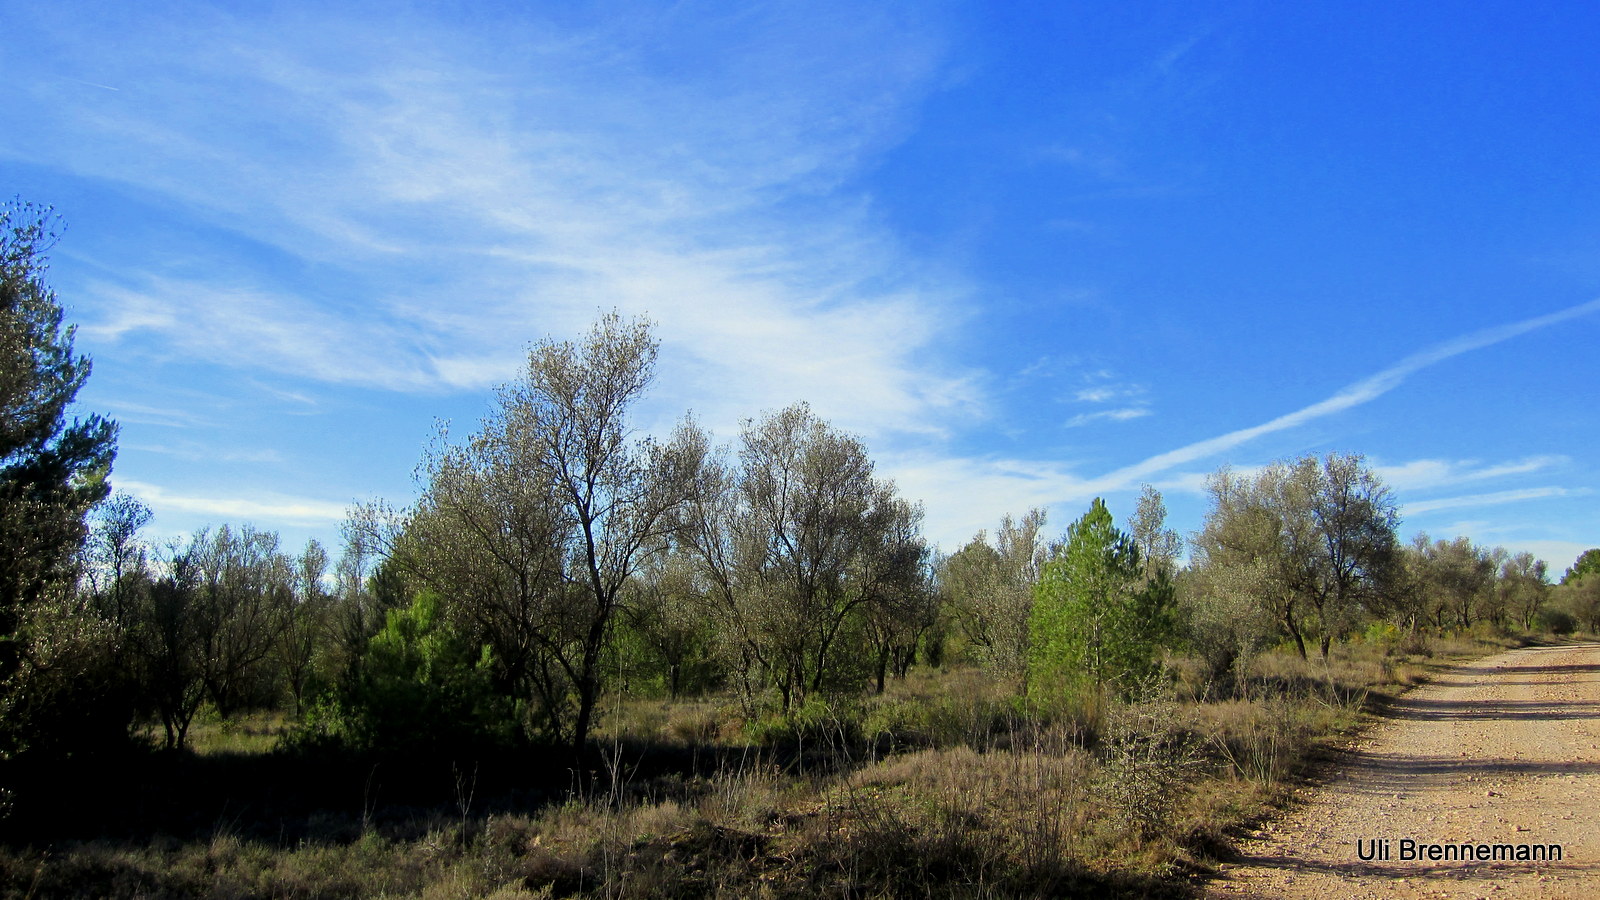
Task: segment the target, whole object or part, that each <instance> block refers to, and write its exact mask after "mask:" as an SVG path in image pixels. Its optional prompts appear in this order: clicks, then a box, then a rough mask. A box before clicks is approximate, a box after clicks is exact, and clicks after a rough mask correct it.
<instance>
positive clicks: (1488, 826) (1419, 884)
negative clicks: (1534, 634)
mask: <svg viewBox="0 0 1600 900" xmlns="http://www.w3.org/2000/svg"><path fill="white" fill-rule="evenodd" d="M1403 839H1409V840H1412V841H1414V842H1416V843H1417V844H1419V845H1420V844H1435V845H1442V844H1450V845H1456V846H1457V847H1459V846H1460V845H1461V844H1472V845H1474V847H1476V845H1479V844H1487V845H1496V844H1499V845H1511V846H1513V847H1517V846H1522V845H1529V846H1530V847H1531V845H1550V844H1556V845H1559V846H1560V848H1561V855H1562V859H1561V861H1559V862H1548V861H1546V862H1533V861H1523V862H1518V861H1470V860H1460V859H1456V860H1450V859H1437V860H1430V859H1427V858H1423V859H1414V860H1403V859H1401V855H1402V853H1401V851H1402V844H1401V842H1402V840H1403ZM1374 840H1377V841H1380V842H1381V841H1384V840H1387V841H1389V845H1388V849H1389V851H1390V852H1389V857H1388V858H1387V859H1385V858H1382V856H1381V855H1379V854H1380V853H1381V850H1382V849H1383V845H1382V844H1379V845H1378V846H1377V847H1374V845H1372V844H1370V843H1368V842H1369V841H1374ZM1358 841H1359V842H1361V843H1359V844H1358V843H1357V842H1358ZM1240 851H1241V859H1240V860H1239V861H1238V862H1236V863H1233V864H1229V865H1227V866H1224V867H1223V869H1222V874H1221V876H1220V877H1219V878H1218V879H1217V880H1216V881H1214V882H1212V883H1211V884H1210V885H1209V887H1208V889H1207V896H1208V897H1210V898H1213V900H1216V898H1236V897H1257V898H1267V897H1273V898H1277V897H1282V898H1292V897H1318V898H1322V897H1373V898H1387V897H1400V898H1420V897H1491V898H1527V897H1584V898H1600V644H1581V645H1566V646H1561V647H1547V648H1534V649H1524V650H1513V651H1510V652H1508V653H1502V654H1500V655H1498V656H1493V657H1489V658H1486V659H1483V660H1478V661H1476V662H1473V663H1469V664H1466V665H1462V666H1457V667H1456V668H1454V669H1452V670H1449V671H1447V672H1445V673H1442V674H1441V675H1439V676H1438V677H1437V678H1435V679H1434V680H1433V681H1432V682H1431V683H1429V684H1428V685H1426V686H1424V687H1421V688H1418V689H1416V690H1414V691H1411V692H1410V693H1408V694H1406V695H1405V696H1404V697H1403V698H1402V699H1401V700H1400V701H1399V702H1398V703H1397V704H1396V705H1395V707H1394V709H1393V710H1392V712H1391V713H1390V715H1389V716H1388V717H1387V721H1385V722H1383V723H1381V724H1380V725H1378V726H1377V727H1376V728H1374V729H1373V731H1372V732H1371V733H1370V734H1369V735H1368V736H1367V738H1366V740H1364V741H1363V742H1362V743H1361V745H1360V746H1359V747H1358V748H1357V751H1356V752H1355V753H1353V754H1352V755H1351V757H1350V760H1349V762H1348V763H1347V765H1346V766H1345V767H1344V769H1343V770H1342V771H1341V772H1340V773H1339V774H1338V775H1336V776H1335V777H1334V778H1333V779H1332V780H1331V781H1330V782H1329V783H1328V784H1327V785H1325V786H1324V787H1322V788H1320V789H1317V790H1315V791H1309V792H1308V795H1307V797H1306V798H1305V802H1304V803H1303V804H1302V805H1299V806H1297V807H1296V808H1294V809H1293V810H1292V811H1291V812H1290V813H1289V814H1287V815H1285V816H1284V817H1282V818H1280V819H1277V820H1275V821H1273V822H1271V823H1269V824H1268V825H1267V826H1266V827H1265V828H1263V830H1262V831H1261V833H1260V834H1259V835H1258V836H1257V837H1256V838H1255V839H1252V840H1250V841H1247V842H1246V843H1245V844H1244V845H1243V846H1242V847H1241V848H1240ZM1422 852H1423V853H1426V852H1427V851H1422ZM1442 852H1445V851H1441V853H1442ZM1456 852H1457V854H1458V855H1461V853H1460V851H1459V850H1457V851H1456ZM1476 852H1478V851H1477V850H1474V851H1472V853H1474V854H1475V853H1476ZM1530 852H1532V851H1531V850H1530ZM1363 854H1365V855H1368V856H1376V857H1377V858H1374V859H1371V860H1363V859H1362V858H1361V856H1362V855H1363Z"/></svg>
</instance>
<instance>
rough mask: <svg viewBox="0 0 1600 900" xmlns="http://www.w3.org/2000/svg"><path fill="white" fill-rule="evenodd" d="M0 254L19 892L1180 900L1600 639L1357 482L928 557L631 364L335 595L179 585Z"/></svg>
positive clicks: (202, 550) (860, 474)
mask: <svg viewBox="0 0 1600 900" xmlns="http://www.w3.org/2000/svg"><path fill="white" fill-rule="evenodd" d="M0 224H3V228H0V239H3V242H4V243H3V246H0V250H3V252H0V264H3V266H4V268H3V272H0V275H3V279H0V288H3V293H0V362H3V364H4V366H5V371H4V373H3V378H0V389H3V395H0V407H3V412H4V415H3V416H0V425H3V427H0V454H3V456H0V463H3V465H0V504H3V506H0V541H3V542H4V543H5V547H4V551H3V553H0V561H3V566H0V837H3V843H0V891H4V892H5V893H6V894H7V895H14V896H19V897H20V896H26V897H56V896H127V897H168V896H172V897H178V896H210V897H378V896H384V897H407V896H416V897H457V896H492V897H502V898H510V897H577V896H583V897H588V896H593V897H673V896H681V897H701V896H726V897H746V896H771V897H788V896H796V897H798V896H806V897H810V896H837V897H879V896H884V897H890V896H892V897H902V896H903V897H922V896H953V897H957V896H958V897H1032V896H1059V895H1072V894H1074V893H1081V894H1085V895H1091V896H1104V895H1117V894H1122V895H1128V896H1185V895H1188V894H1190V893H1192V892H1193V891H1194V890H1195V889H1196V885H1197V884H1198V883H1199V882H1200V880H1202V879H1203V878H1204V876H1205V875H1206V874H1207V872H1208V871H1210V869H1211V867H1212V865H1213V863H1214V862H1215V861H1216V860H1218V859H1219V858H1222V857H1224V856H1225V855H1226V854H1227V853H1228V852H1229V848H1230V846H1231V844H1232V842H1233V840H1234V839H1235V838H1236V837H1237V836H1238V835H1239V834H1240V833H1241V829H1242V828H1243V827H1245V826H1247V825H1248V824H1250V823H1252V822H1254V821H1256V820H1258V819H1259V818H1261V817H1263V816H1265V815H1267V814H1269V812H1270V811H1271V809H1272V808H1273V807H1274V805H1276V804H1279V803H1281V802H1283V801H1284V800H1285V798H1286V797H1287V796H1288V792H1289V790H1290V788H1291V787H1292V786H1293V785H1294V784H1296V783H1297V780H1298V779H1300V778H1302V777H1304V775H1305V774H1306V773H1307V772H1308V771H1309V770H1310V769H1311V767H1313V766H1314V765H1315V764H1316V763H1317V762H1318V761H1319V759H1321V758H1322V757H1323V756H1324V755H1325V754H1326V753H1327V752H1328V751H1329V749H1330V748H1333V747H1336V746H1338V745H1339V744H1340V742H1341V741H1343V740H1345V739H1346V738H1348V736H1350V735H1351V734H1352V733H1353V732H1354V731H1355V730H1356V729H1357V728H1359V727H1360V725H1361V723H1362V720H1363V715H1364V714H1365V713H1366V712H1368V711H1370V710H1372V709H1374V708H1375V707H1377V706H1379V705H1381V704H1382V703H1383V702H1384V701H1385V700H1386V699H1387V698H1389V697H1392V696H1393V695H1394V694H1395V693H1396V692H1397V691H1399V690H1402V689H1404V688H1405V687H1407V686H1409V685H1410V684H1413V683H1415V682H1417V681H1419V680H1422V679H1424V678H1425V677H1426V676H1427V673H1428V671H1429V669H1430V667H1431V666H1433V665H1436V664H1437V662H1438V661H1439V660H1440V659H1445V658H1451V657H1454V656H1460V655H1465V654H1471V653H1477V652H1482V651H1483V650H1484V649H1485V648H1486V646H1490V645H1499V646H1508V645H1511V644H1514V643H1517V642H1523V641H1527V640H1533V639H1546V638H1548V637H1549V636H1552V635H1553V636H1561V635H1566V634H1570V633H1573V632H1575V631H1578V630H1585V631H1596V630H1600V562H1596V560H1600V551H1591V554H1586V555H1585V557H1584V558H1583V560H1580V562H1579V564H1578V565H1576V566H1574V568H1573V570H1571V571H1569V572H1568V573H1567V575H1566V577H1564V578H1563V579H1562V584H1561V585H1559V586H1553V585H1551V584H1550V583H1549V580H1548V578H1547V573H1546V571H1545V566H1544V563H1542V562H1539V561H1537V560H1534V559H1533V558H1531V557H1530V556H1528V555H1527V554H1516V555H1512V554H1508V553H1505V552H1504V551H1501V550H1498V549H1488V548H1483V547H1479V546H1476V545H1474V544H1473V543H1471V542H1470V541H1468V540H1466V539H1465V538H1458V539H1455V540H1434V539H1432V538H1430V537H1428V536H1427V535H1419V536H1418V537H1417V539H1416V540H1415V541H1414V542H1412V543H1411V544H1409V545H1407V544H1403V543H1402V542H1400V541H1399V539H1398V538H1397V536H1396V528H1397V526H1398V524H1399V520H1398V515H1397V505H1396V502H1395V499H1394V497H1393V495H1392V494H1391V492H1390V491H1389V490H1388V488H1387V487H1385V486H1384V484H1383V483H1382V482H1381V480H1380V479H1379V478H1378V477H1377V475H1376V474H1375V473H1374V472H1373V471H1372V470H1371V469H1370V468H1369V467H1368V466H1367V465H1366V464H1365V463H1364V461H1363V460H1362V458H1361V457H1360V456H1357V455H1349V454H1330V455H1326V456H1321V457H1318V456H1308V457H1304V458H1301V459H1296V460H1287V461H1284V462H1281V463H1278V464H1274V465H1272V466H1268V467H1267V468H1265V469H1262V470H1260V471H1258V472H1253V473H1249V474H1245V473H1238V472H1232V471H1228V470H1223V471H1219V472H1217V473H1216V474H1215V475H1213V476H1212V477H1211V479H1210V480H1209V482H1208V491H1209V493H1210V499H1211V508H1210V512H1209V514H1208V515H1207V518H1206V521H1205V525H1204V527H1203V529H1202V530H1201V531H1200V532H1199V533H1198V534H1196V535H1194V536H1193V538H1192V540H1190V541H1189V542H1187V553H1185V549H1186V545H1185V541H1183V540H1182V539H1181V538H1180V536H1179V535H1177V534H1176V533H1174V532H1172V531H1171V530H1169V529H1167V528H1166V526H1165V511H1164V508H1163V504H1162V499H1161V496H1160V494H1159V493H1158V492H1157V491H1155V490H1154V489H1153V488H1148V487H1147V488H1146V489H1145V490H1144V492H1143V494H1142V496H1141V497H1140V499H1139V502H1138V504H1137V506H1136V508H1135V509H1134V510H1132V511H1131V515H1130V516H1129V517H1128V519H1127V521H1126V522H1125V523H1124V525H1122V526H1119V525H1118V524H1117V522H1116V519H1115V518H1114V517H1113V515H1112V512H1111V510H1110V509H1109V508H1108V507H1107V506H1106V504H1105V503H1104V502H1103V501H1101V500H1095V501H1094V502H1093V503H1092V504H1091V505H1090V506H1089V508H1088V509H1087V510H1086V511H1085V513H1084V514H1083V515H1082V517H1081V518H1079V519H1078V520H1076V521H1074V522H1072V523H1069V524H1068V525H1067V526H1066V528H1065V529H1064V531H1063V532H1062V534H1061V536H1060V537H1059V538H1058V539H1052V538H1051V537H1050V534H1051V532H1050V531H1049V530H1048V525H1047V521H1046V517H1045V514H1044V513H1043V511H1041V510H1031V511H1023V512H1022V514H1021V516H1020V518H1012V517H1006V518H1005V519H1003V520H1002V521H1001V522H1000V524H999V527H998V528H997V529H996V531H995V533H994V534H993V535H989V534H987V533H980V534H978V535H977V536H975V537H974V538H973V540H972V541H971V542H970V543H968V544H967V545H966V546H964V547H962V548H960V549H959V550H957V551H956V552H954V553H952V554H950V555H948V556H942V555H940V554H938V553H936V552H935V551H934V550H933V549H932V548H931V547H929V545H928V544H927V543H926V542H925V540H924V539H923V537H922V535H921V533H920V526H921V520H922V509H921V507H920V506H919V505H918V504H917V503H916V502H914V501H912V500H910V499H908V498H905V497H903V496H901V494H900V492H899V490H898V488H897V487H896V486H895V484H894V483H893V482H892V481H890V480H889V479H886V478H883V477H882V476H880V475H879V474H877V472H876V471H875V468H874V465H873V461H872V458H871V455H870V454H869V452H868V450H867V448H866V446H865V445H864V444H863V443H862V441H861V440H860V439H859V438H857V437H855V436H853V435H850V434H846V433H843V432H841V431H840V430H838V429H836V428H834V427H833V426H832V425H830V424H829V423H828V422H826V421H824V420H823V419H821V418H820V417H818V416H817V415H816V414H815V413H814V412H813V411H812V410H811V409H810V408H809V407H807V406H806V405H805V404H804V403H797V404H795V405H793V406H790V407H788V408H785V409H781V410H776V411H770V412H766V413H762V414H758V415H756V416H755V417H754V418H752V419H750V420H748V421H746V422H745V424H744V427H743V428H742V430H741V432H740V433H739V434H738V435H737V436H735V437H734V438H733V440H732V441H731V442H729V443H718V441H717V438H716V437H715V436H713V435H711V434H710V433H708V432H707V431H706V430H705V429H704V428H703V427H701V426H700V425H699V424H698V423H696V422H695V421H694V420H693V419H692V418H689V417H685V418H684V419H683V421H682V422H680V423H679V424H678V426H677V427H676V428H675V429H674V430H673V431H672V432H671V433H670V434H669V435H667V436H666V437H665V438H663V439H661V440H652V439H650V438H646V437H642V436H640V435H639V434H638V433H636V432H635V431H634V429H633V428H632V426H631V424H630V418H629V414H630V411H631V410H632V408H633V407H634V406H635V405H636V404H637V402H638V401H639V399H640V398H641V397H643V396H644V395H645V394H646V392H647V390H648V388H649V385H650V382H651V377H652V374H653V370H654V362H655V357H656V347H657V345H656V342H655V339H654V337H653V336H652V332H651V326H650V324H649V323H648V322H646V321H642V320H627V319H624V318H622V317H620V316H617V315H608V316H604V317H602V318H601V319H600V320H599V321H598V322H597V323H596V324H595V325H594V326H593V328H592V329H591V330H590V331H589V333H588V334H587V335H585V336H583V337H581V338H580V339H578V340H576V341H556V340H547V341H544V342H541V343H538V344H535V345H534V346H533V347H532V348H531V350H530V353H529V357H528V362H527V366H526V368H525V370H524V371H523V373H522V375H521V376H520V377H519V378H518V379H517V380H516V381H514V382H512V383H510V384H507V385H505V386H504V387H503V388H501V389H500V391H499V392H498V393H497V394H496V399H495V405H494V411H493V413H492V414H491V415H490V416H489V417H488V418H487V419H486V420H485V421H483V422H482V423H480V425H479V426H478V428H477V429H476V430H475V431H473V432H472V433H471V434H469V435H467V436H465V437H463V438H457V437H456V436H453V435H450V434H447V433H444V432H443V431H441V433H440V434H439V435H438V437H437V439H436V440H435V441H434V442H433V443H432V444H431V445H430V446H429V447H427V448H426V449H425V450H424V451H423V455H422V462H421V465H420V466H419V467H418V473H419V474H418V478H419V484H418V499H417V501H416V502H415V503H413V504H411V505H410V506H407V507H403V508H397V507H392V506H389V505H385V504H381V503H380V504H372V505H369V506H365V507H359V508H356V509H354V510H352V511H351V514H350V517H349V520H348V522H347V524H346V527H345V530H344V538H345V546H344V547H343V548H342V552H341V553H340V554H339V555H338V557H337V559H335V557H334V555H333V554H331V553H330V552H329V551H328V550H327V549H326V548H324V547H322V546H321V545H319V544H317V543H316V542H312V543H310V544H308V545H307V546H306V547H304V548H302V549H300V550H298V551H293V550H288V549H285V548H283V547H282V546H280V542H279V540H278V538H277V536H276V535H274V534H273V533H271V532H268V531H262V530H258V529H255V528H253V527H251V526H249V525H246V524H226V525H219V526H217V527H215V528H214V529H208V530H204V531H201V532H199V533H196V534H193V535H190V536H188V537H187V538H186V539H184V540H181V541H178V542H176V543H173V544H169V545H167V546H161V547H153V546H150V545H149V543H148V542H147V540H146V539H145V538H144V536H143V529H144V528H145V526H146V525H147V524H148V522H149V520H150V512H149V510H147V509H146V508H145V507H143V506H142V505H141V504H140V503H139V501H137V500H136V499H134V498H132V497H129V496H127V495H124V494H119V493H113V492H112V490H111V484H112V482H111V481H110V480H109V472H110V465H111V461H112V457H113V455H114V441H115V426H114V424H112V423H109V422H106V421H104V420H101V419H99V418H98V417H90V418H89V419H87V420H84V421H78V420H73V421H71V422H69V421H68V420H67V418H66V410H67V408H68V406H69V405H70V404H71V402H72V401H73V398H74V397H75V396H76V393H77V390H78V388H79V387H81V385H82V384H83V382H84V380H85V379H86V378H87V377H88V375H89V362H88V360H87V359H85V358H83V357H81V356H74V355H73V351H72V330H71V328H70V327H63V325H62V315H61V311H60V307H59V305H57V304H56V303H55V300H54V297H53V295H52V294H51V293H50V291H49V290H48V288H47V287H46V286H45V284H44V281H43V273H44V257H43V254H44V252H45V250H47V249H48V246H49V244H50V240H51V239H50V237H49V234H50V224H51V219H50V217H49V216H48V214H47V212H46V211H41V210H38V209H36V208H34V207H31V206H28V205H26V204H14V205H12V206H10V207H8V208H7V209H6V211H5V217H4V220H3V223H0Z"/></svg>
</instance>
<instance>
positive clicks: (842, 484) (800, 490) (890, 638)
mask: <svg viewBox="0 0 1600 900" xmlns="http://www.w3.org/2000/svg"><path fill="white" fill-rule="evenodd" d="M678 439H679V441H680V442H681V443H682V445H683V446H684V447H685V448H686V450H687V449H688V448H691V447H692V448H694V452H693V453H689V454H686V456H692V457H693V458H694V459H695V460H696V462H695V464H694V466H693V468H692V472H691V475H690V477H691V478H692V480H693V483H694V485H695V490H694V491H693V492H692V495H691V496H692V500H691V502H690V503H689V504H688V505H687V506H686V508H685V509H684V510H683V512H682V515H681V516H680V519H679V528H678V530H677V539H678V540H680V541H681V542H683V544H684V545H685V546H686V547H688V548H689V549H690V550H691V551H692V552H693V553H694V555H695V557H696V559H697V561H698V563H699V564H700V565H701V566H702V567H703V570H704V577H705V582H706V583H707V584H708V585H710V588H711V589H710V591H709V594H708V599H709V601H710V606H711V609H710V612H711V614H712V615H713V616H715V617H716V619H717V621H718V631H719V634H720V635H721V637H722V641H723V652H724V655H725V657H726V658H727V661H728V663H729V664H730V666H731V667H732V668H734V669H735V671H736V672H737V673H738V676H739V678H740V686H741V687H742V688H743V692H744V695H745V698H746V700H747V701H748V700H749V699H751V698H752V697H753V696H754V695H755V693H756V692H757V691H758V690H759V689H760V688H762V687H765V686H770V687H771V688H773V689H774V690H775V691H776V692H777V695H778V699H779V702H780V704H781V705H782V707H783V708H784V709H788V708H790V707H791V706H792V705H794V704H795V703H797V702H799V701H802V700H803V699H804V698H805V697H806V696H807V695H808V694H812V693H815V692H817V691H821V690H823V689H824V688H825V687H828V686H830V685H834V686H838V687H840V688H849V687H851V686H854V685H856V684H857V683H858V682H857V679H858V677H864V676H865V675H866V672H865V670H864V669H865V667H862V666H860V665H859V663H860V662H861V657H862V655H863V654H862V653H861V652H860V651H861V650H862V649H871V644H873V643H874V642H876V643H877V647H876V649H877V651H878V659H879V661H882V660H883V659H884V655H885V654H887V655H888V656H891V657H892V656H893V655H894V653H895V652H896V650H895V647H896V646H897V645H898V646H900V647H901V648H902V650H901V652H904V649H903V648H904V646H905V644H906V641H907V640H908V637H907V636H908V635H910V634H915V633H916V631H917V627H916V625H914V624H912V623H913V622H914V620H916V618H917V617H922V618H923V621H926V615H927V611H928V604H927V603H926V602H924V601H926V600H927V593H926V592H927V590H928V588H927V576H928V573H927V571H926V559H927V556H926V554H927V550H926V548H925V547H924V546H923V544H922V541H921V538H920V537H919V536H918V535H917V526H918V524H919V523H920V517H921V513H920V509H919V508H917V507H914V506H911V505H909V504H906V503H905V501H904V500H902V499H900V498H899V497H898V496H897V494H896V491H895V486H894V484H893V482H891V481H888V480H885V479H879V478H876V477H875V476H874V475H873V465H872V460H871V458H870V457H869V456H868V454H867V450H866V447H865V446H864V445H863V444H862V443H861V441H860V440H858V439H857V438H855V437H853V436H851V435H848V434H844V433H842V432H840V431H838V430H836V429H834V428H833V427H832V426H831V425H829V424H828V423H827V422H826V421H824V420H822V419H820V418H818V417H817V416H816V415H815V414H814V413H812V411H811V409H810V407H808V406H807V405H805V404H804V403H799V404H795V405H793V406H789V407H787V408H785V409H782V410H779V411H777V412H774V413H770V414H768V415H766V416H763V417H762V418H761V419H759V420H752V421H747V422H746V423H745V426H744V429H743V433H742V434H741V439H740V446H739V452H738V456H737V462H732V461H730V459H729V457H728V454H727V453H726V452H725V451H721V450H717V449H714V448H713V447H712V446H711V442H710V438H709V436H707V435H706V434H704V432H701V431H699V430H698V429H696V428H685V429H684V430H682V431H681V432H680V435H679V438H678ZM853 664H856V665H853Z"/></svg>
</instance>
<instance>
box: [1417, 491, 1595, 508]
mask: <svg viewBox="0 0 1600 900" xmlns="http://www.w3.org/2000/svg"><path fill="white" fill-rule="evenodd" d="M1589 493H1590V491H1589V490H1587V489H1583V488H1562V487H1536V488H1522V489H1519V490H1511V491H1494V492H1492V493H1487V494H1466V495H1463V496H1460V497H1442V498H1439V499H1436V500H1420V501H1417V502H1414V503H1404V504H1402V506H1401V508H1402V510H1403V511H1404V512H1407V513H1414V514H1419V515H1420V514H1422V513H1431V512H1437V511H1439V510H1441V509H1462V508H1471V507H1479V506H1499V505H1501V504H1505V503H1521V502H1523V501H1526V500H1543V499H1547V498H1550V497H1582V496H1586V495H1588V494H1589Z"/></svg>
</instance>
